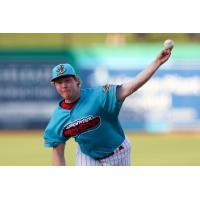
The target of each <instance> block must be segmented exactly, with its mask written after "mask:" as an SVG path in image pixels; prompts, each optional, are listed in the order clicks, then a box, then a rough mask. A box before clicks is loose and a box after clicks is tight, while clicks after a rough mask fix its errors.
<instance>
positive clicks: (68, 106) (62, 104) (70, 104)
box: [60, 99, 79, 110]
mask: <svg viewBox="0 0 200 200" xmlns="http://www.w3.org/2000/svg"><path fill="white" fill-rule="evenodd" d="M78 100H79V99H78ZM78 100H76V101H75V102H73V103H66V102H65V100H62V101H61V102H60V107H61V108H63V109H67V110H71V109H72V108H73V107H74V106H75V105H76V103H77V102H78Z"/></svg>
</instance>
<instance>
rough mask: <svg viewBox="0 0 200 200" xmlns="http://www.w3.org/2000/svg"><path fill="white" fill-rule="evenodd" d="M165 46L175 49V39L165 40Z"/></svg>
mask: <svg viewBox="0 0 200 200" xmlns="http://www.w3.org/2000/svg"><path fill="white" fill-rule="evenodd" d="M164 47H165V49H173V47H174V41H173V40H171V39H168V40H165V42H164Z"/></svg>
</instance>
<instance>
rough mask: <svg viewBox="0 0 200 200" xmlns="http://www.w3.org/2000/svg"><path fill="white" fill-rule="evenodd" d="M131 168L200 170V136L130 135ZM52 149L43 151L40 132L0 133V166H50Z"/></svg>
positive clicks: (71, 158) (70, 146)
mask: <svg viewBox="0 0 200 200" xmlns="http://www.w3.org/2000/svg"><path fill="white" fill-rule="evenodd" d="M127 135H128V138H129V139H130V141H131V143H132V153H131V155H132V165H135V166H200V155H199V152H200V135H199V134H190V133H188V134H166V135H150V134H131V133H127ZM65 156H66V161H67V163H68V165H75V142H74V140H70V141H69V142H67V145H66V151H65ZM50 165H51V148H44V147H43V138H42V131H33V132H30V131H29V132H21V133H19V132H13V133H12V132H1V133H0V166H50Z"/></svg>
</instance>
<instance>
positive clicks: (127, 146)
mask: <svg viewBox="0 0 200 200" xmlns="http://www.w3.org/2000/svg"><path fill="white" fill-rule="evenodd" d="M120 146H123V149H121V150H119V149H118V148H117V149H116V150H115V151H114V154H113V155H112V156H109V157H107V158H104V159H101V160H95V159H93V158H91V157H89V156H87V155H85V154H84V153H82V152H81V150H80V147H79V145H78V144H77V148H76V165H78V166H130V165H131V160H130V154H131V143H130V141H129V140H128V138H127V137H126V138H125V140H124V142H123V143H122V144H121V145H120Z"/></svg>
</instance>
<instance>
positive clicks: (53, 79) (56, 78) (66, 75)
mask: <svg viewBox="0 0 200 200" xmlns="http://www.w3.org/2000/svg"><path fill="white" fill-rule="evenodd" d="M69 76H76V75H74V74H63V75H60V76H57V77H55V78H52V79H51V82H53V81H55V80H58V79H59V78H62V77H69Z"/></svg>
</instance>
